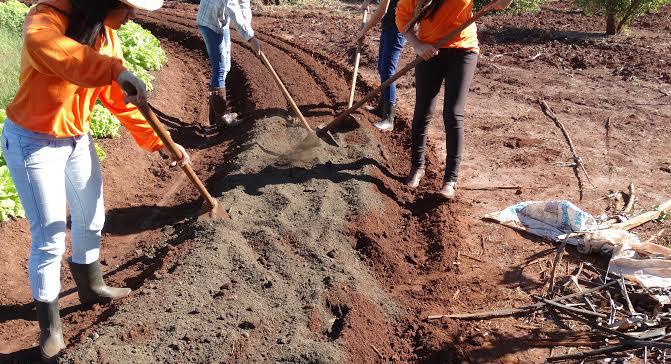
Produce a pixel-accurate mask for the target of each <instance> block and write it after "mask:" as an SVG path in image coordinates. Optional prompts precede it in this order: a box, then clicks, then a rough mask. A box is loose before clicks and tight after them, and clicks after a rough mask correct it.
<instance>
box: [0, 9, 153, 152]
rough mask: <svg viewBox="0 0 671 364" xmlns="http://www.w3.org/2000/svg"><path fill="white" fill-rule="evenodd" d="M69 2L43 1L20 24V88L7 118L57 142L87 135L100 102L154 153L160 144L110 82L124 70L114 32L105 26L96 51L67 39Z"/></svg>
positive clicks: (120, 51)
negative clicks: (103, 34) (104, 33)
mask: <svg viewBox="0 0 671 364" xmlns="http://www.w3.org/2000/svg"><path fill="white" fill-rule="evenodd" d="M70 7H71V5H70V0H43V1H40V2H39V3H38V5H36V6H35V7H33V8H32V9H31V10H30V12H29V13H28V15H27V16H26V20H25V23H24V26H23V39H24V44H23V49H22V50H21V69H20V75H19V90H18V92H17V93H16V96H15V97H14V100H13V101H12V102H11V103H10V104H9V105H7V117H8V118H9V119H10V120H12V121H13V122H15V123H16V124H18V125H20V126H21V127H23V128H25V129H28V130H30V131H33V132H37V133H44V134H49V135H53V136H55V137H59V138H65V137H73V136H79V135H82V134H85V133H87V132H88V130H89V127H90V124H89V117H90V116H91V111H92V110H93V106H94V104H95V102H96V100H98V99H100V101H102V103H103V104H104V105H105V107H107V109H109V110H110V111H111V112H112V113H113V114H114V115H115V116H116V117H117V118H118V119H119V121H121V124H122V125H123V126H124V127H126V129H128V130H129V131H130V133H131V135H132V136H133V138H134V139H135V141H136V142H137V143H138V145H139V146H140V147H142V148H143V149H145V150H148V151H156V150H158V149H160V148H161V147H163V143H162V142H161V141H160V139H159V138H158V137H157V136H156V134H155V133H154V131H153V130H152V128H151V126H150V125H149V124H148V123H147V121H146V120H145V119H144V118H143V117H142V114H141V113H140V112H139V111H138V110H137V108H136V107H135V106H133V105H126V104H125V103H124V101H123V98H124V95H123V92H122V91H121V88H120V87H119V85H118V84H117V83H116V82H115V80H116V78H117V76H118V75H119V74H120V73H121V72H123V71H124V70H125V68H124V66H123V64H122V62H123V53H122V50H121V42H120V40H119V37H118V36H117V34H116V31H114V30H113V29H110V28H108V27H105V32H106V37H105V38H106V39H104V40H103V41H101V42H100V47H99V49H97V50H96V49H93V48H91V47H88V46H85V45H83V44H81V43H79V42H77V41H75V40H73V39H71V38H69V37H67V36H65V30H66V29H67V24H68V23H67V22H68V19H67V15H66V14H67V13H68V12H69V11H70Z"/></svg>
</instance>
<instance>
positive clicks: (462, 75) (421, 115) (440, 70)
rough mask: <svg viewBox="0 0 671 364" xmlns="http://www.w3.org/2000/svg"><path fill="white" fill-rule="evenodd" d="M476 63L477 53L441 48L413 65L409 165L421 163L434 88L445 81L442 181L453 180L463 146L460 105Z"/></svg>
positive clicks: (462, 113)
mask: <svg viewBox="0 0 671 364" xmlns="http://www.w3.org/2000/svg"><path fill="white" fill-rule="evenodd" d="M477 63H478V54H477V53H476V52H474V51H471V50H466V49H461V48H442V49H440V52H439V53H438V55H436V56H434V57H433V58H431V59H429V60H427V61H423V62H422V63H420V64H418V65H417V67H415V84H416V89H415V100H416V101H415V115H414V116H413V119H412V166H413V167H422V168H423V167H424V164H425V154H426V139H427V135H428V130H429V121H430V120H431V115H432V114H433V112H434V111H435V109H436V100H437V99H438V92H439V91H440V86H442V84H443V81H445V99H444V100H443V121H444V122H445V134H446V138H445V139H446V143H447V160H446V161H445V182H456V181H457V175H458V173H459V163H460V161H461V154H462V152H463V150H464V106H465V105H466V95H467V94H468V89H469V87H470V85H471V81H472V80H473V74H474V73H475V68H476V66H477Z"/></svg>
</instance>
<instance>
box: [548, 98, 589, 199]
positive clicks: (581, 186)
mask: <svg viewBox="0 0 671 364" xmlns="http://www.w3.org/2000/svg"><path fill="white" fill-rule="evenodd" d="M539 103H540V105H541V109H542V110H543V113H544V114H545V115H546V116H547V117H548V118H550V120H552V121H553V122H554V123H555V125H557V127H558V128H559V129H560V130H561V132H562V134H564V138H566V142H567V143H568V147H569V149H570V151H571V154H573V162H574V163H575V166H574V167H573V173H574V174H575V176H576V178H577V179H578V192H579V193H580V200H581V201H582V197H583V191H584V183H583V181H582V178H581V177H580V173H579V172H578V167H580V169H582V171H583V173H584V174H585V178H587V182H589V184H591V185H592V187H596V186H594V183H592V180H591V179H590V178H589V174H588V173H587V169H585V165H584V164H583V162H582V158H580V157H578V155H577V154H576V151H575V147H574V146H573V141H572V140H571V136H570V135H569V133H568V131H566V128H564V125H563V124H562V123H561V122H560V121H559V119H557V116H556V115H555V113H554V112H552V109H550V106H548V104H547V103H546V102H545V101H543V100H539Z"/></svg>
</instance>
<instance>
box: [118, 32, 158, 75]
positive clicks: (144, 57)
mask: <svg viewBox="0 0 671 364" xmlns="http://www.w3.org/2000/svg"><path fill="white" fill-rule="evenodd" d="M118 34H119V38H121V48H122V49H123V54H124V58H125V59H126V61H127V62H128V63H131V64H133V65H135V66H138V67H141V68H144V69H145V70H148V71H158V70H159V69H161V67H163V64H164V63H165V61H166V59H167V57H166V55H165V51H164V50H163V49H162V48H161V43H160V42H159V41H158V39H157V38H156V37H155V36H154V35H153V34H151V32H150V31H148V30H146V29H144V28H142V27H141V26H140V25H139V24H137V23H135V22H133V21H129V22H128V23H126V24H124V25H123V26H122V27H121V28H119V31H118Z"/></svg>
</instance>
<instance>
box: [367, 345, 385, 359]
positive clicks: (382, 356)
mask: <svg viewBox="0 0 671 364" xmlns="http://www.w3.org/2000/svg"><path fill="white" fill-rule="evenodd" d="M369 345H370V347H371V348H372V349H373V350H375V352H376V353H377V356H379V357H380V359H382V360H384V355H382V353H381V352H380V351H379V350H377V348H376V347H374V346H373V344H369Z"/></svg>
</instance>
